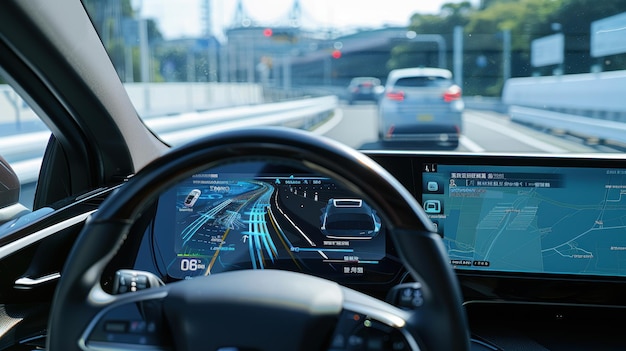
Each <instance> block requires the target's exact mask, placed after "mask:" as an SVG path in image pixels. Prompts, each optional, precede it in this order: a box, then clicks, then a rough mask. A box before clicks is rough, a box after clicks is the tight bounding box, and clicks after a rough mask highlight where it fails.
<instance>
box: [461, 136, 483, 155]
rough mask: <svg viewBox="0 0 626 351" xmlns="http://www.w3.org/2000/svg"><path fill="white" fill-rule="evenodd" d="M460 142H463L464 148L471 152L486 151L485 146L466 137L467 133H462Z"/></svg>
mask: <svg viewBox="0 0 626 351" xmlns="http://www.w3.org/2000/svg"><path fill="white" fill-rule="evenodd" d="M459 143H461V146H463V147H464V148H466V149H468V150H469V151H471V152H484V151H485V149H484V148H483V147H481V146H480V145H478V144H476V143H475V142H474V141H472V140H471V139H470V138H468V137H466V136H465V135H461V137H460V138H459Z"/></svg>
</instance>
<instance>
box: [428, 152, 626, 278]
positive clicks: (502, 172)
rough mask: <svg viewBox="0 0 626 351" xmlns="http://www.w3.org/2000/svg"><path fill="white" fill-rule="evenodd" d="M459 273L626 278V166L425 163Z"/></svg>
mask: <svg viewBox="0 0 626 351" xmlns="http://www.w3.org/2000/svg"><path fill="white" fill-rule="evenodd" d="M422 175H423V177H422V183H423V184H422V206H423V207H424V210H425V212H426V213H427V214H428V216H429V217H430V219H431V220H432V221H433V223H434V224H435V225H436V227H437V231H438V232H439V234H441V235H442V237H443V239H444V242H445V245H446V247H447V249H448V254H449V256H450V261H451V264H452V265H453V267H454V268H456V269H459V270H468V269H469V270H483V271H498V272H522V273H558V274H582V275H603V276H626V169H606V168H604V169H602V168H566V167H561V168H556V167H554V168H551V167H526V166H497V167H496V166H473V165H472V166H470V165H461V166H459V165H442V164H430V165H425V166H424V168H423V173H422Z"/></svg>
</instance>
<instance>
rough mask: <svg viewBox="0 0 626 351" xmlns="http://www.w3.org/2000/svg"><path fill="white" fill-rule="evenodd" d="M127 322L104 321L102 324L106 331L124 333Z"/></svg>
mask: <svg viewBox="0 0 626 351" xmlns="http://www.w3.org/2000/svg"><path fill="white" fill-rule="evenodd" d="M127 327H128V323H126V322H119V321H114V322H106V323H105V324H104V331H105V332H107V333H126V330H127Z"/></svg>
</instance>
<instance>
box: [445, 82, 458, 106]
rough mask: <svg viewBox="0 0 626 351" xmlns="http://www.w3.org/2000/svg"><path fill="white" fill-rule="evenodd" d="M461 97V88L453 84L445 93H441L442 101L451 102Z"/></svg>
mask: <svg viewBox="0 0 626 351" xmlns="http://www.w3.org/2000/svg"><path fill="white" fill-rule="evenodd" d="M460 98H461V88H459V86H458V85H453V86H451V87H450V88H448V90H446V92H445V93H443V101H445V102H452V101H455V100H459V99H460Z"/></svg>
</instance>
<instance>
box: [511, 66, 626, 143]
mask: <svg viewBox="0 0 626 351" xmlns="http://www.w3.org/2000/svg"><path fill="white" fill-rule="evenodd" d="M625 97H626V71H614V72H600V73H587V74H572V75H564V76H553V77H528V78H513V79H509V80H508V81H507V82H506V84H505V86H504V90H503V93H502V101H503V102H504V103H505V104H507V105H508V106H509V115H510V116H511V119H512V120H514V121H518V122H521V123H527V124H533V125H538V126H542V127H545V128H551V129H558V130H559V131H560V132H566V133H572V134H577V135H579V136H583V137H588V138H593V139H599V140H607V141H616V142H619V143H626V133H623V131H624V127H625V126H626V98H625Z"/></svg>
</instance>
